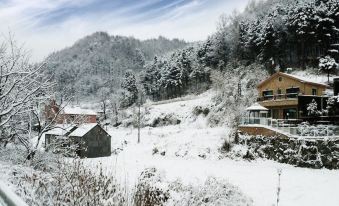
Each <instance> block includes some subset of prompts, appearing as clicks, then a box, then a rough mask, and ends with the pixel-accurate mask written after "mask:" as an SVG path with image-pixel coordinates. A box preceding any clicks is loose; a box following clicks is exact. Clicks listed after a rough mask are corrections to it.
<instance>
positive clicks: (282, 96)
mask: <svg viewBox="0 0 339 206" xmlns="http://www.w3.org/2000/svg"><path fill="white" fill-rule="evenodd" d="M298 95H299V94H298V93H288V94H277V95H266V96H263V97H259V98H258V99H257V101H259V102H260V101H267V100H280V99H296V98H298Z"/></svg>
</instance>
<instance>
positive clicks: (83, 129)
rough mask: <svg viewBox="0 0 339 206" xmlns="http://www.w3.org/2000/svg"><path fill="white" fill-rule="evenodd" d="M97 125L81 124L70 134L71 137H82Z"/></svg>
mask: <svg viewBox="0 0 339 206" xmlns="http://www.w3.org/2000/svg"><path fill="white" fill-rule="evenodd" d="M97 125H98V123H88V124H81V125H79V126H78V128H77V129H76V130H74V131H73V132H72V133H71V134H69V136H73V137H82V136H84V135H85V134H87V133H88V132H89V131H90V130H92V129H93V128H94V127H95V126H97Z"/></svg>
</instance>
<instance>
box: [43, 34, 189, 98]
mask: <svg viewBox="0 0 339 206" xmlns="http://www.w3.org/2000/svg"><path fill="white" fill-rule="evenodd" d="M186 45H187V43H186V42H184V41H181V40H178V39H173V40H169V39H166V38H164V37H158V38H157V39H149V40H144V41H141V40H138V39H135V38H133V37H124V36H110V35H108V34H107V33H105V32H96V33H94V34H92V35H90V36H87V37H84V38H83V39H80V40H78V41H77V42H76V43H75V44H74V45H73V46H71V47H69V48H65V49H63V50H61V51H58V52H55V53H52V54H51V55H49V57H48V58H47V61H46V62H47V64H48V65H47V68H48V73H49V74H50V75H52V76H53V78H54V80H56V83H57V92H58V93H60V94H61V95H67V96H70V95H71V96H75V98H76V99H80V100H81V99H84V97H94V96H95V95H96V94H97V92H98V90H99V89H100V88H106V89H108V90H111V91H112V90H117V89H119V88H120V85H121V77H122V76H123V75H124V73H125V71H126V70H132V71H134V72H136V73H138V71H140V70H142V68H143V66H144V64H145V62H146V61H148V60H151V59H153V58H154V56H155V55H162V54H165V53H168V52H170V51H173V50H176V49H180V48H183V47H185V46H186Z"/></svg>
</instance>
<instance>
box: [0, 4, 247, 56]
mask: <svg viewBox="0 0 339 206" xmlns="http://www.w3.org/2000/svg"><path fill="white" fill-rule="evenodd" d="M248 1H249V0H73V1H71V0H0V22H1V25H0V32H1V33H2V35H7V34H8V32H9V31H11V32H12V33H14V35H15V39H16V40H18V41H19V42H21V43H24V44H25V46H26V48H27V49H30V50H31V51H32V59H33V60H34V61H40V60H42V59H43V58H44V57H46V56H47V55H48V54H49V53H50V52H52V51H56V50H60V49H62V48H64V47H66V46H71V45H72V44H73V43H74V42H75V41H76V40H78V39H80V38H82V37H84V36H86V35H89V34H91V33H93V32H96V31H106V32H108V33H109V34H111V35H126V36H134V37H136V38H140V39H148V38H155V37H158V36H159V35H162V36H165V37H168V38H179V39H184V40H187V41H197V40H204V39H206V37H207V36H208V35H210V34H212V33H213V32H215V30H216V23H217V21H218V19H219V17H220V15H221V14H231V13H232V12H233V11H234V10H238V11H242V10H243V9H244V8H245V6H246V4H247V2H248Z"/></svg>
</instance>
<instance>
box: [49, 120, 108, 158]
mask: <svg viewBox="0 0 339 206" xmlns="http://www.w3.org/2000/svg"><path fill="white" fill-rule="evenodd" d="M66 138H67V139H68V140H70V141H67V142H68V144H74V145H77V146H78V149H77V155H78V156H79V157H89V158H91V157H104V156H110V155H111V136H110V135H109V134H108V133H107V132H106V131H105V130H104V129H103V128H102V127H100V125H98V124H97V123H87V124H81V125H79V126H77V125H67V124H64V125H57V126H56V128H55V129H53V130H50V131H48V132H46V133H45V147H46V148H48V147H49V146H51V145H52V144H53V143H56V142H58V141H60V140H63V139H66Z"/></svg>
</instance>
